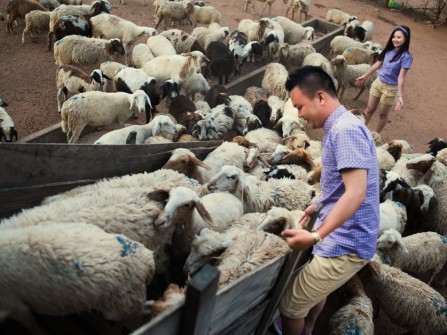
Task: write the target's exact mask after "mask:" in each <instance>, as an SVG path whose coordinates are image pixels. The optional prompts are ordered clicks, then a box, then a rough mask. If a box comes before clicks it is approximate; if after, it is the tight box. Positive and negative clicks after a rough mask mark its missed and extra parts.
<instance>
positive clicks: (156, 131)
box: [152, 122, 160, 136]
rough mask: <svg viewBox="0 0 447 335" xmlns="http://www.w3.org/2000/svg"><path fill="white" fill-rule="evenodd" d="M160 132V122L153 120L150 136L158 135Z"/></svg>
mask: <svg viewBox="0 0 447 335" xmlns="http://www.w3.org/2000/svg"><path fill="white" fill-rule="evenodd" d="M159 133H160V122H155V124H154V128H152V136H155V135H158V134H159Z"/></svg>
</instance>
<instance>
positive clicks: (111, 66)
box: [99, 61, 126, 78]
mask: <svg viewBox="0 0 447 335" xmlns="http://www.w3.org/2000/svg"><path fill="white" fill-rule="evenodd" d="M124 68H126V65H124V64H121V63H119V62H114V61H105V62H102V63H101V65H100V66H99V69H100V70H101V72H102V73H104V74H105V75H106V76H107V77H109V78H113V77H115V76H116V75H117V73H118V72H119V71H121V70H122V69H124Z"/></svg>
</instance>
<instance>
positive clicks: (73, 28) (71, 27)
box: [53, 15, 92, 41]
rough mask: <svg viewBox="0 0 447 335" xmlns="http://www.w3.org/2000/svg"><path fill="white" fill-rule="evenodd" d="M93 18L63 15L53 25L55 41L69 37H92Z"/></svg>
mask: <svg viewBox="0 0 447 335" xmlns="http://www.w3.org/2000/svg"><path fill="white" fill-rule="evenodd" d="M91 17H92V16H91V15H81V16H79V15H62V16H61V17H59V19H58V20H56V21H55V22H54V25H53V32H54V37H55V38H54V39H55V41H59V40H60V39H62V38H64V37H65V36H68V35H80V36H86V37H92V28H91V24H90V18H91Z"/></svg>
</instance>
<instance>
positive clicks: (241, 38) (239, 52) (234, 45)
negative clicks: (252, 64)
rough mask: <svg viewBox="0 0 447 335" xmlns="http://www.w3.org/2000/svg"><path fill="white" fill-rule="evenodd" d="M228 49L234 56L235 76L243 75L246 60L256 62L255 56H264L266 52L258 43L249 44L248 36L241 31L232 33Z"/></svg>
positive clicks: (251, 42)
mask: <svg viewBox="0 0 447 335" xmlns="http://www.w3.org/2000/svg"><path fill="white" fill-rule="evenodd" d="M228 47H229V49H230V51H231V52H232V53H233V56H234V61H235V73H234V74H235V76H239V75H240V74H241V69H242V65H243V63H244V62H245V61H246V60H247V61H254V57H255V55H257V56H262V54H263V52H264V50H263V48H262V45H261V43H259V42H258V41H250V42H249V41H248V37H247V35H246V34H245V33H243V32H242V31H239V30H234V31H233V32H231V34H230V37H229V39H228Z"/></svg>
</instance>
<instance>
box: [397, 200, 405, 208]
mask: <svg viewBox="0 0 447 335" xmlns="http://www.w3.org/2000/svg"><path fill="white" fill-rule="evenodd" d="M395 203H396V205H397V207H400V208H402V207H405V206H404V204H403V203H401V202H399V201H395Z"/></svg>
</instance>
